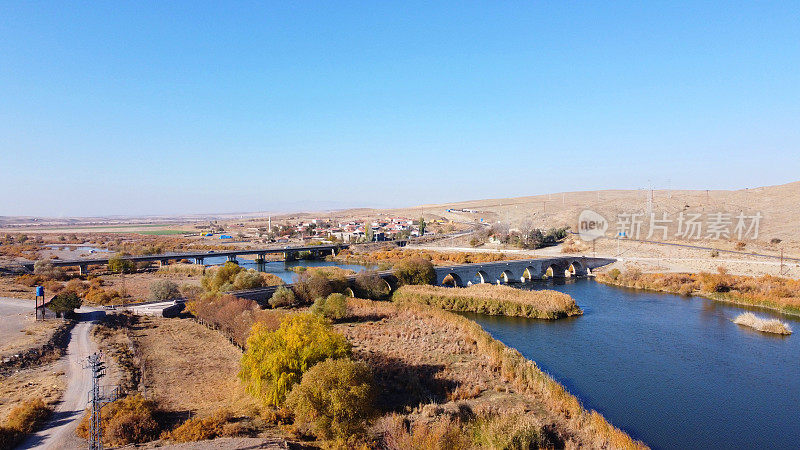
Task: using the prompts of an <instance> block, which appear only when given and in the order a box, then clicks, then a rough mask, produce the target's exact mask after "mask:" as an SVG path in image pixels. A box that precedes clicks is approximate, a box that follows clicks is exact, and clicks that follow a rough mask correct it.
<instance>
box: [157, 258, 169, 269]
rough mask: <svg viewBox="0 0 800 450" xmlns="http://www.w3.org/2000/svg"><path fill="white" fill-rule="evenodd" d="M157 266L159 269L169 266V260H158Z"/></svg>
mask: <svg viewBox="0 0 800 450" xmlns="http://www.w3.org/2000/svg"><path fill="white" fill-rule="evenodd" d="M158 265H159V267H164V266H167V265H169V260H168V259H160V260H159V261H158Z"/></svg>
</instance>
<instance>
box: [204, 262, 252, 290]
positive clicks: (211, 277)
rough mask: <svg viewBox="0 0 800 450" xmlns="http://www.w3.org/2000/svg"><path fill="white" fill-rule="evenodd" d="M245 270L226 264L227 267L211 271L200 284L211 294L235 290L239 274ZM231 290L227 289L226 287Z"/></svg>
mask: <svg viewBox="0 0 800 450" xmlns="http://www.w3.org/2000/svg"><path fill="white" fill-rule="evenodd" d="M243 270H244V268H243V267H240V266H239V265H238V264H236V263H233V262H230V261H229V262H226V263H225V265H223V266H221V267H217V268H215V269H212V270H209V271H208V273H207V274H206V275H204V276H203V278H202V279H201V280H200V284H201V285H202V286H203V288H205V290H206V291H209V292H225V291H226V290H231V289H232V288H233V281H234V279H235V278H236V275H238V274H239V272H241V271H243ZM227 286H230V288H228V289H225V287H227Z"/></svg>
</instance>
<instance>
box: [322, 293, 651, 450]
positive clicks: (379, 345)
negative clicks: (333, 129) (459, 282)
mask: <svg viewBox="0 0 800 450" xmlns="http://www.w3.org/2000/svg"><path fill="white" fill-rule="evenodd" d="M350 311H351V313H352V314H353V317H354V319H355V320H357V321H356V322H351V323H344V324H340V325H337V329H338V330H339V331H341V332H342V333H344V334H345V335H346V337H347V338H348V340H350V341H351V342H352V343H353V344H354V354H355V356H356V357H357V358H359V359H363V360H365V361H366V362H368V363H369V364H370V365H371V366H372V367H373V370H374V371H375V373H376V380H378V383H379V385H380V386H381V389H382V390H381V392H382V394H381V395H382V397H387V398H385V399H384V402H387V404H384V405H381V406H383V407H384V410H386V409H387V406H394V407H395V409H394V410H395V411H403V410H402V409H397V408H398V407H401V408H402V406H403V405H404V404H405V405H406V406H407V407H408V408H407V409H405V412H406V414H407V416H406V417H407V418H408V419H409V420H412V421H413V420H424V418H425V417H426V416H430V415H431V414H432V413H431V411H434V412H433V414H435V413H436V412H437V411H447V410H448V409H450V410H452V409H456V410H458V405H459V404H467V405H469V407H470V408H471V409H472V410H473V411H474V412H475V413H476V414H479V415H480V414H523V415H525V416H527V417H528V418H531V417H533V418H534V419H535V420H536V421H538V423H539V424H541V425H542V429H543V430H544V429H548V430H551V431H552V432H553V433H555V434H556V435H557V436H558V440H560V442H561V444H560V445H558V444H556V445H557V446H561V445H564V446H566V447H567V448H574V447H590V448H645V446H644V444H642V443H641V442H637V441H634V440H633V439H631V438H630V436H628V435H627V434H625V433H624V432H622V431H621V430H619V429H617V428H615V427H613V426H612V425H611V424H610V423H608V422H607V421H606V420H605V418H603V417H602V416H601V415H600V414H598V413H597V412H595V411H587V410H585V409H583V407H582V406H581V405H580V403H579V401H578V400H577V399H576V398H575V397H574V396H572V395H571V394H570V393H569V392H567V391H566V390H565V389H564V388H563V387H562V386H561V385H560V384H558V383H557V382H556V381H554V380H553V379H552V378H550V377H549V376H548V375H547V374H545V373H544V372H542V371H541V370H540V369H539V368H538V367H537V366H536V364H535V363H534V362H532V361H530V360H528V359H526V358H525V357H523V356H522V354H520V353H519V352H518V351H516V350H514V349H511V348H508V347H506V346H505V345H504V344H502V343H501V342H499V341H497V340H495V339H494V338H492V337H491V335H489V333H487V332H486V331H484V330H483V329H482V328H481V327H480V326H479V325H478V324H477V323H475V322H474V321H471V320H469V319H467V318H465V317H462V316H459V315H457V314H453V313H450V312H447V311H443V310H441V309H439V308H435V307H430V306H426V305H420V304H412V303H401V304H393V303H382V302H372V301H368V300H358V299H351V300H350ZM395 397H398V398H395ZM420 399H422V401H419V400H420ZM431 400H432V401H431ZM398 401H399V402H400V403H398ZM415 401H417V403H414V402H415ZM410 407H416V408H414V409H413V410H411V409H410ZM409 412H411V413H410V414H408V413H409Z"/></svg>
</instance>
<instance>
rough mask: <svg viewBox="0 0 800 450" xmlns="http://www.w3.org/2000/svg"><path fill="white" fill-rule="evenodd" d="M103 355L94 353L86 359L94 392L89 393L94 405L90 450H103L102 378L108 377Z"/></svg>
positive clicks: (90, 400)
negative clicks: (101, 417)
mask: <svg viewBox="0 0 800 450" xmlns="http://www.w3.org/2000/svg"><path fill="white" fill-rule="evenodd" d="M102 358H103V355H102V354H100V353H93V354H91V355H89V357H88V358H86V361H87V366H86V367H87V368H89V369H91V371H92V390H91V392H89V402H90V403H91V404H92V412H91V417H90V419H91V426H90V429H89V450H102V448H103V430H102V422H101V420H100V409H101V408H102V407H103V403H102V399H101V398H100V378H102V377H104V376H105V375H106V365H105V364H104V363H103V362H102V361H101V360H102Z"/></svg>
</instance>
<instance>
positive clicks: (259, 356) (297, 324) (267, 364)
mask: <svg viewBox="0 0 800 450" xmlns="http://www.w3.org/2000/svg"><path fill="white" fill-rule="evenodd" d="M349 355H350V343H349V342H347V339H345V337H344V336H342V335H341V334H339V333H336V332H334V331H333V328H332V327H331V325H330V323H329V322H328V321H327V320H326V319H325V318H323V317H320V316H318V315H315V314H308V313H303V314H292V315H290V316H288V317H286V318H285V319H283V321H282V322H281V325H280V327H279V328H278V329H277V330H275V331H270V330H268V329H267V328H265V327H264V326H262V325H261V324H259V323H256V324H255V325H254V326H253V329H252V331H251V332H250V336H249V337H248V338H247V351H245V353H244V355H243V356H242V367H241V370H240V372H239V378H240V379H241V380H242V382H243V383H244V384H245V386H246V388H247V392H249V393H250V394H251V395H253V396H255V397H256V398H258V399H260V400H261V401H262V402H263V403H264V404H265V405H272V406H281V405H282V404H283V402H284V400H285V399H286V395H287V394H288V393H289V391H290V390H291V389H292V386H294V385H295V384H296V383H299V382H300V380H301V379H302V377H303V373H305V372H306V371H307V370H308V369H310V368H311V366H313V365H314V364H316V363H318V362H321V361H324V360H326V359H328V358H333V359H336V358H343V357H345V356H349Z"/></svg>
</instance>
